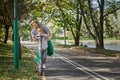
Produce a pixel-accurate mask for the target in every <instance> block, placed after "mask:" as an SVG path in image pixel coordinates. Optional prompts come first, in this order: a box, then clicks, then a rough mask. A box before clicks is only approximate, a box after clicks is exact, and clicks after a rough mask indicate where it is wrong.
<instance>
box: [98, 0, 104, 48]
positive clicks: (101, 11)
mask: <svg viewBox="0 0 120 80" xmlns="http://www.w3.org/2000/svg"><path fill="white" fill-rule="evenodd" d="M103 14H104V0H101V5H100V31H99V37H98V38H99V48H104V40H103V31H104V29H103V24H104V17H103Z"/></svg>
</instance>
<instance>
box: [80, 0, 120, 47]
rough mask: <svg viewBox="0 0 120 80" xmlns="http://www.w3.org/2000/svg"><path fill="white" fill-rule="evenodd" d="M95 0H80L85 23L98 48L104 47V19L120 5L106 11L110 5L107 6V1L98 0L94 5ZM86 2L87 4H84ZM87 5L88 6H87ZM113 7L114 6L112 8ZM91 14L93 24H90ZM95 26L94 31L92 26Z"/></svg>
mask: <svg viewBox="0 0 120 80" xmlns="http://www.w3.org/2000/svg"><path fill="white" fill-rule="evenodd" d="M93 2H95V1H94V0H87V1H83V0H79V4H80V10H81V13H82V16H83V19H84V23H85V25H86V28H87V30H88V32H89V34H90V35H91V36H92V38H93V39H94V40H95V43H96V47H97V48H104V41H103V40H104V37H103V35H104V19H105V17H106V16H108V15H109V14H112V13H113V12H115V11H116V10H118V9H119V8H120V7H118V8H117V7H116V8H114V10H111V11H110V12H108V11H105V9H106V8H107V7H108V6H107V7H106V6H105V3H107V1H104V0H97V2H95V4H96V3H97V4H98V5H97V6H94V5H93ZM84 3H85V4H84ZM85 7H87V8H85ZM109 8H110V7H109ZM112 9H113V8H112ZM87 10H89V12H87ZM105 13H106V14H105ZM89 16H90V22H91V24H92V25H90V24H88V21H87V19H88V17H89ZM90 26H92V27H93V28H94V31H93V32H92V31H91V29H90V28H91V27H90Z"/></svg>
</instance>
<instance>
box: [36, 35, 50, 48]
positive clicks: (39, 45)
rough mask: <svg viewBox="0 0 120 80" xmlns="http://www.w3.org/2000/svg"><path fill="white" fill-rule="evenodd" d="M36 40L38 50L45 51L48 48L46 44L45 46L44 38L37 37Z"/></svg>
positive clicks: (45, 40) (46, 40)
mask: <svg viewBox="0 0 120 80" xmlns="http://www.w3.org/2000/svg"><path fill="white" fill-rule="evenodd" d="M36 36H39V34H37V35H36ZM37 39H38V40H39V41H38V48H39V49H41V47H42V49H43V50H46V49H47V48H48V44H47V42H48V39H47V38H45V37H38V38H37Z"/></svg>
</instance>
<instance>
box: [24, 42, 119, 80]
mask: <svg viewBox="0 0 120 80" xmlns="http://www.w3.org/2000/svg"><path fill="white" fill-rule="evenodd" d="M22 45H24V46H27V47H28V48H30V50H31V51H33V52H35V51H36V50H37V43H22ZM46 67H47V68H46V69H45V70H44V79H43V80H120V60H119V59H116V58H114V57H108V56H104V55H100V54H95V53H92V54H91V53H89V52H82V51H80V50H74V49H68V48H55V53H54V55H53V56H51V57H47V62H46Z"/></svg>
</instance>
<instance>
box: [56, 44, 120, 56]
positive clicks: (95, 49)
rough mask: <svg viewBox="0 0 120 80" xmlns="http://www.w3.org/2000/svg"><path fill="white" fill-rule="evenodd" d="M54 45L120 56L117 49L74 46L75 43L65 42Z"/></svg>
mask: <svg viewBox="0 0 120 80" xmlns="http://www.w3.org/2000/svg"><path fill="white" fill-rule="evenodd" d="M54 46H56V47H65V48H71V49H77V50H82V51H88V52H90V53H97V54H103V55H106V56H112V57H117V58H120V51H115V50H107V49H98V48H88V47H82V46H74V45H64V44H55V45H54Z"/></svg>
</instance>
